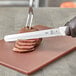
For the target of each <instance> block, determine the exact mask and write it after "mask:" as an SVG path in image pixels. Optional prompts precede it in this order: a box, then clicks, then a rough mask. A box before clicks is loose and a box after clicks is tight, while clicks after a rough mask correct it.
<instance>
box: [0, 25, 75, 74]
mask: <svg viewBox="0 0 76 76" xmlns="http://www.w3.org/2000/svg"><path fill="white" fill-rule="evenodd" d="M36 27H37V28H39V29H40V30H44V29H48V27H46V26H41V25H38V26H36ZM13 46H14V43H13V42H5V41H4V40H0V65H4V66H7V67H9V68H12V69H14V70H17V71H19V72H21V73H24V74H31V73H33V72H35V71H37V70H39V69H40V68H42V67H43V66H45V65H47V64H49V63H51V62H53V61H55V60H56V59H58V58H60V57H61V56H64V55H65V54H67V53H69V52H71V51H73V50H75V49H76V38H71V37H68V36H65V37H62V36H60V37H50V38H44V39H43V41H42V43H41V44H40V46H39V47H38V48H37V49H36V50H35V51H33V52H29V53H16V52H13V51H12V48H13Z"/></svg>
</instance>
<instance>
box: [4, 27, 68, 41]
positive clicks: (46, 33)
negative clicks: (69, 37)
mask: <svg viewBox="0 0 76 76" xmlns="http://www.w3.org/2000/svg"><path fill="white" fill-rule="evenodd" d="M66 28H67V26H64V27H58V28H54V29H47V30H41V31H34V32H28V33H20V34H12V35H6V36H4V40H5V41H6V42H9V41H16V40H26V39H35V38H45V37H54V36H65V35H66V34H65V30H66Z"/></svg>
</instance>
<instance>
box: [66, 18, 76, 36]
mask: <svg viewBox="0 0 76 76" xmlns="http://www.w3.org/2000/svg"><path fill="white" fill-rule="evenodd" d="M65 26H67V28H66V31H65V33H66V35H68V36H72V37H76V17H74V18H73V19H71V20H70V21H69V22H67V23H66V24H65Z"/></svg>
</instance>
